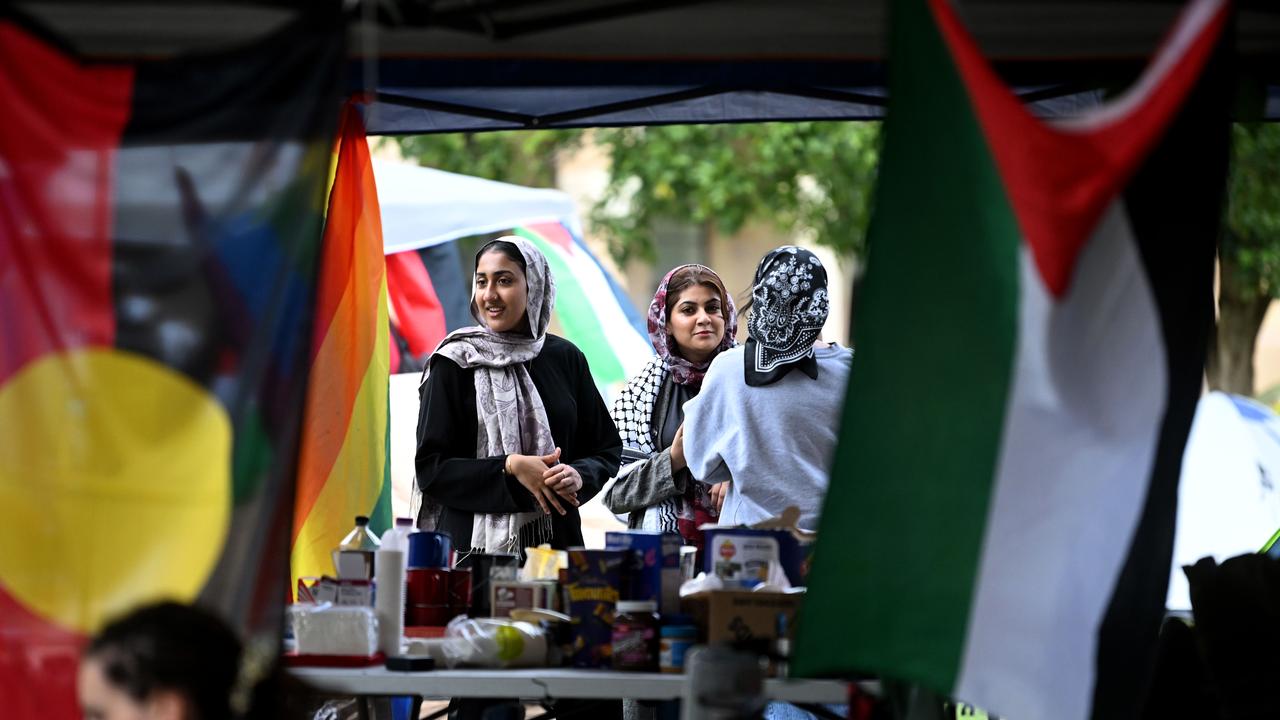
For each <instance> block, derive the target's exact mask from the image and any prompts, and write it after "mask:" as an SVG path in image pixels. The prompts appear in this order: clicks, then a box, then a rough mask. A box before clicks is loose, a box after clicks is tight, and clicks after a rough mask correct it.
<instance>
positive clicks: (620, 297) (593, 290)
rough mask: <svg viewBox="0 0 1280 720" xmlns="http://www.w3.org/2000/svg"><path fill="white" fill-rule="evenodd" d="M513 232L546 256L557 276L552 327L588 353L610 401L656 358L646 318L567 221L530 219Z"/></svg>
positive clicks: (595, 373) (588, 359)
mask: <svg viewBox="0 0 1280 720" xmlns="http://www.w3.org/2000/svg"><path fill="white" fill-rule="evenodd" d="M514 232H515V234H516V235H519V236H520V237H523V238H526V239H528V240H529V241H530V242H532V243H533V244H535V245H537V246H538V249H539V250H541V251H542V253H543V254H544V255H546V256H547V262H548V264H549V265H550V266H551V273H552V274H553V275H554V276H555V279H556V307H555V312H554V314H553V315H552V316H551V323H552V331H553V332H555V331H556V330H557V329H558V330H559V332H558V334H560V335H563V336H564V337H565V338H566V339H568V340H569V341H570V342H572V343H573V344H574V345H577V346H578V348H579V349H580V350H582V352H583V354H584V355H586V356H587V364H588V365H589V366H590V367H591V375H592V376H593V377H594V378H595V381H596V385H597V386H598V387H599V388H600V392H601V394H602V395H604V397H605V399H606V400H609V399H610V398H611V397H612V396H613V394H614V393H615V392H617V391H618V390H619V389H621V386H622V385H623V384H625V383H626V382H627V380H628V378H630V377H631V376H633V375H635V374H636V373H638V372H639V371H640V370H641V368H643V367H644V365H645V363H647V362H649V359H650V358H652V357H653V346H652V345H650V344H649V332H648V329H647V327H646V324H645V320H644V318H643V317H641V315H640V314H639V313H638V312H636V309H635V306H634V305H632V304H631V300H630V299H629V298H628V297H627V296H626V293H624V292H623V290H622V288H621V287H620V286H619V285H618V283H617V282H616V281H615V280H614V279H613V276H612V275H610V274H609V272H608V271H607V270H605V268H604V266H603V265H601V264H600V261H599V260H598V259H596V257H595V255H593V254H592V253H591V251H590V250H589V249H588V248H587V245H586V243H584V242H583V241H582V238H580V237H578V236H577V235H575V234H573V233H572V232H570V231H569V229H568V227H567V226H566V225H564V224H562V223H538V224H530V225H526V226H524V227H518V228H516V229H515V231H514ZM557 326H558V328H557Z"/></svg>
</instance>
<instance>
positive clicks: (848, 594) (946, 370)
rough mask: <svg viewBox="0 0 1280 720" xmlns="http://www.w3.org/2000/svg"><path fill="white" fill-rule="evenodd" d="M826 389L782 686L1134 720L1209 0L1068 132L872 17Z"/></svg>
mask: <svg viewBox="0 0 1280 720" xmlns="http://www.w3.org/2000/svg"><path fill="white" fill-rule="evenodd" d="M893 8H894V13H893V18H892V23H893V29H892V34H891V39H892V40H891V41H892V45H891V52H892V55H891V57H892V63H891V71H890V72H891V79H890V103H891V104H890V109H889V115H888V120H887V123H886V129H885V132H886V137H885V142H886V145H885V148H884V154H883V161H882V162H883V165H882V169H881V174H880V186H879V188H878V191H877V204H876V208H875V216H874V219H873V223H872V229H871V235H870V248H871V250H870V256H869V265H868V274H867V277H866V282H865V285H864V286H863V294H862V297H861V299H860V301H859V317H858V318H857V323H856V328H857V335H856V343H855V344H856V347H857V349H858V359H857V361H856V362H855V364H854V368H853V373H852V375H851V379H850V386H849V392H848V397H847V400H846V407H845V412H844V416H843V424H842V427H841V434H840V443H839V447H838V450H837V452H836V457H835V459H834V467H833V470H832V479H831V486H830V490H829V493H828V496H827V499H826V504H825V506H824V511H823V520H822V526H821V530H820V533H819V541H818V547H817V549H816V555H815V559H814V568H813V572H812V575H811V577H810V585H809V596H808V599H807V600H806V606H805V613H804V618H803V623H802V626H801V627H800V628H799V632H800V636H799V644H798V646H797V648H796V670H797V672H799V673H801V674H806V675H815V674H824V675H825V674H845V673H849V672H856V671H870V672H875V673H879V674H882V675H884V676H886V677H893V678H901V679H906V680H909V681H916V682H921V683H924V684H926V685H928V686H931V687H933V688H934V689H936V690H938V691H941V692H944V693H946V694H949V695H952V696H955V697H957V698H959V699H961V700H965V701H969V702H973V703H976V704H978V705H980V706H984V707H986V708H988V709H989V710H991V711H993V712H996V713H999V714H1000V715H1001V716H1004V717H1010V718H1085V717H1089V716H1090V715H1091V714H1092V715H1093V716H1095V717H1124V718H1130V717H1136V716H1137V715H1138V712H1137V705H1138V703H1139V702H1140V701H1141V695H1142V691H1143V685H1144V680H1145V674H1146V672H1147V670H1148V669H1149V668H1150V665H1151V656H1152V650H1153V648H1154V640H1155V636H1156V632H1157V629H1158V625H1159V622H1160V620H1161V615H1162V610H1163V601H1164V597H1165V585H1166V583H1167V580H1168V567H1169V562H1170V553H1171V549H1172V537H1173V523H1174V516H1175V512H1174V510H1175V503H1176V491H1177V478H1178V472H1179V466H1180V462H1181V454H1182V448H1183V445H1184V443H1185V441H1186V436H1187V432H1188V429H1189V426H1190V422H1191V419H1192V417H1193V413H1194V409H1195V402H1196V399H1197V396H1198V395H1199V392H1200V383H1201V377H1202V369H1203V366H1204V363H1203V361H1204V355H1205V344H1206V339H1207V337H1208V332H1209V330H1210V327H1211V323H1212V320H1213V315H1212V312H1213V310H1212V289H1213V288H1212V279H1213V260H1214V242H1215V239H1216V230H1217V223H1218V218H1219V208H1220V199H1221V195H1222V189H1223V179H1224V173H1225V160H1226V147H1227V139H1228V126H1227V122H1226V110H1227V101H1226V98H1225V97H1223V96H1222V94H1221V92H1222V88H1224V87H1226V86H1227V84H1226V83H1223V82H1221V81H1219V82H1217V83H1211V82H1208V81H1207V80H1208V75H1207V74H1206V73H1207V72H1208V71H1207V70H1206V67H1210V68H1212V67H1213V66H1216V65H1217V64H1218V63H1219V61H1220V60H1221V58H1220V57H1219V56H1218V55H1217V54H1216V52H1215V48H1216V42H1217V40H1218V38H1219V36H1220V35H1222V34H1223V27H1224V25H1225V24H1226V18H1227V10H1226V3H1225V2H1223V1H1222V0H1195V1H1194V2H1192V3H1190V4H1189V6H1188V7H1187V8H1186V10H1185V12H1184V13H1183V14H1182V16H1181V17H1180V19H1179V21H1178V23H1177V25H1176V27H1174V28H1173V30H1172V32H1171V33H1170V34H1169V36H1168V37H1167V38H1166V39H1165V41H1164V43H1163V44H1162V46H1161V48H1160V49H1159V51H1158V53H1157V55H1156V56H1155V58H1154V59H1153V61H1152V62H1151V63H1150V65H1149V67H1148V68H1147V70H1146V71H1145V73H1144V74H1143V75H1142V76H1141V77H1140V78H1139V79H1138V80H1137V82H1136V83H1134V84H1133V85H1132V86H1131V87H1130V88H1129V89H1128V90H1127V91H1126V92H1125V93H1124V94H1123V95H1121V96H1119V97H1117V98H1116V99H1114V100H1113V101H1111V102H1109V103H1108V104H1106V105H1104V106H1101V107H1098V108H1095V109H1093V110H1091V111H1089V112H1087V113H1086V114H1084V115H1083V116H1081V117H1077V118H1074V119H1070V120H1063V121H1060V122H1056V123H1054V124H1045V123H1043V122H1041V121H1039V120H1037V119H1035V118H1033V117H1032V116H1031V115H1030V114H1029V113H1027V112H1026V110H1025V109H1024V108H1023V107H1021V106H1020V105H1019V103H1018V101H1017V100H1016V98H1015V97H1014V95H1013V94H1012V93H1011V92H1010V91H1009V90H1008V89H1007V88H1006V87H1005V86H1004V84H1003V83H1002V82H1001V81H1000V79H999V78H998V77H997V75H996V74H995V73H994V72H993V71H992V69H991V67H990V66H989V65H988V63H987V62H986V61H985V60H984V58H983V57H982V56H981V54H980V53H979V51H978V48H977V46H976V45H975V43H974V41H973V39H972V38H971V37H970V36H969V34H968V33H967V32H966V30H965V29H964V26H963V23H962V20H961V18H960V17H959V16H958V15H957V11H956V8H955V7H953V5H952V4H951V3H949V2H947V0H918V1H906V2H901V3H895V4H894V5H893Z"/></svg>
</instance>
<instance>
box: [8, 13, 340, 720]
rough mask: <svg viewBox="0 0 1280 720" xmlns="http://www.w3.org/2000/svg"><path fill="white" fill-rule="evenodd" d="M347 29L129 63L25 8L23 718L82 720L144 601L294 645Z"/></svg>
mask: <svg viewBox="0 0 1280 720" xmlns="http://www.w3.org/2000/svg"><path fill="white" fill-rule="evenodd" d="M310 20H312V21H314V20H315V19H314V18H311V19H310ZM334 20H335V21H334V22H332V23H322V24H323V25H324V27H320V26H318V24H317V23H315V22H308V23H305V24H304V23H297V24H290V25H287V26H286V27H284V28H282V29H281V30H280V31H278V32H276V33H273V34H272V35H271V36H270V37H268V38H266V39H265V40H263V41H262V42H260V43H257V44H255V45H252V46H248V47H242V48H239V49H237V50H236V51H235V52H233V53H228V54H225V55H216V56H204V57H198V58H183V59H173V60H155V61H149V62H144V63H139V64H136V65H125V64H85V63H82V62H80V61H78V60H77V59H76V58H74V57H72V56H71V55H69V54H67V53H64V52H62V51H60V50H59V49H58V48H57V47H56V46H55V45H54V44H50V43H47V42H45V41H43V40H42V39H41V38H42V37H44V36H46V35H47V34H46V33H43V32H40V31H33V30H32V29H31V27H30V25H28V24H26V23H19V22H17V21H11V20H6V19H4V18H3V17H0V107H4V108H6V114H5V119H4V121H3V123H0V508H3V509H4V512H5V518H4V521H3V522H0V698H3V700H0V705H2V706H3V710H2V711H0V714H2V715H4V717H6V718H41V719H42V720H44V719H46V718H75V717H79V709H78V707H77V705H76V697H75V690H74V683H75V668H76V663H77V660H78V653H79V648H80V646H81V645H82V643H83V642H84V641H85V639H86V638H87V637H88V636H89V635H91V634H93V633H94V632H95V631H97V630H98V629H99V628H100V627H101V626H102V625H103V623H104V622H105V621H107V620H110V619H111V618H112V617H113V616H115V615H118V614H120V613H123V612H125V611H127V610H129V609H131V608H132V607H134V606H136V605H138V604H141V603H145V602H148V601H152V600H157V599H161V598H166V599H176V600H180V601H190V602H198V603H201V604H203V605H205V606H206V607H210V608H213V609H215V610H217V611H219V612H220V613H221V614H222V615H223V616H224V617H225V618H226V619H227V620H228V621H230V622H231V623H232V625H233V626H235V627H236V628H237V629H238V630H239V631H240V632H241V633H242V634H245V635H250V634H258V635H262V636H265V637H267V638H273V637H275V635H276V633H277V632H278V629H277V628H278V627H279V619H280V610H281V604H282V602H283V600H284V596H285V593H284V588H285V583H286V578H287V567H286V562H287V558H288V541H289V535H288V533H289V523H290V519H291V513H292V509H293V505H292V500H293V482H294V464H295V461H296V456H297V446H298V441H297V438H298V431H299V425H300V419H301V414H302V404H303V398H304V390H305V387H306V382H307V368H308V364H307V362H308V352H307V351H308V340H309V337H310V330H311V317H312V312H311V306H312V303H313V296H314V285H315V272H316V270H315V268H316V255H317V250H318V248H319V245H320V229H321V218H322V209H323V192H324V185H325V179H326V175H327V171H328V161H329V154H330V149H331V147H332V141H333V129H334V126H335V124H336V120H337V110H338V108H339V107H340V105H339V100H340V95H339V88H340V83H341V78H342V70H343V67H344V48H343V41H342V38H343V35H342V31H341V26H340V24H339V23H338V22H337V21H336V20H337V19H336V18H335V19H334Z"/></svg>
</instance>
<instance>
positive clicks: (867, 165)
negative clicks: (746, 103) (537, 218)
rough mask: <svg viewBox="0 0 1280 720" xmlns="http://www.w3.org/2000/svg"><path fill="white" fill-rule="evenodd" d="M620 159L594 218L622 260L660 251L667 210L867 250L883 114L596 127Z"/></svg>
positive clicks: (728, 228)
mask: <svg viewBox="0 0 1280 720" xmlns="http://www.w3.org/2000/svg"><path fill="white" fill-rule="evenodd" d="M594 139H595V141H596V142H598V143H599V144H600V145H602V146H604V147H605V148H606V150H607V151H608V154H609V156H610V158H611V159H612V167H611V170H610V179H609V184H608V188H607V189H606V191H605V195H604V198H603V199H602V200H601V202H600V203H598V204H597V205H596V207H595V208H593V209H592V212H591V220H592V224H593V226H594V227H595V228H596V230H598V231H603V232H604V234H605V235H606V237H607V238H608V240H609V249H610V253H611V254H612V255H613V256H614V258H616V259H617V260H619V261H620V262H626V261H627V260H629V259H632V258H644V259H650V258H652V256H653V240H652V228H653V225H654V221H655V220H658V219H671V220H679V221H685V222H692V223H696V224H699V225H709V224H714V226H716V227H717V228H718V229H719V230H720V231H721V232H723V233H726V234H731V233H734V232H736V231H737V230H738V229H739V228H741V227H742V226H743V224H744V223H746V222H747V221H748V220H753V219H755V220H766V221H769V222H771V223H772V224H774V225H775V226H776V227H778V228H780V229H782V230H786V231H805V232H812V233H814V234H815V235H816V239H817V240H818V242H820V243H823V244H826V245H830V246H832V247H835V248H836V249H838V250H840V251H841V252H844V253H853V254H861V253H862V252H864V251H865V245H866V227H867V220H868V216H869V214H870V208H871V193H872V188H873V186H874V182H875V172H876V165H877V162H878V159H879V124H873V123H850V122H798V123H764V124H752V125H671V126H660V127H631V128H616V129H603V130H597V131H596V132H595V135H594Z"/></svg>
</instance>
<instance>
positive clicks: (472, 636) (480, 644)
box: [442, 615, 547, 668]
mask: <svg viewBox="0 0 1280 720" xmlns="http://www.w3.org/2000/svg"><path fill="white" fill-rule="evenodd" d="M442 651H443V653H444V658H445V662H446V663H447V664H448V665H449V667H451V668H453V667H457V666H459V665H474V666H477V667H489V668H508V667H543V666H545V665H546V664H547V638H546V635H545V634H543V632H542V628H539V627H538V626H536V625H530V624H529V623H526V622H518V621H515V620H506V619H503V618H478V619H475V618H469V617H467V616H465V615H459V616H458V617H456V618H454V619H453V620H451V621H450V622H449V624H448V626H446V627H445V631H444V647H443V648H442Z"/></svg>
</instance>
